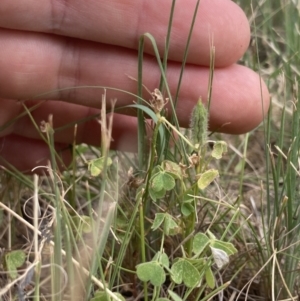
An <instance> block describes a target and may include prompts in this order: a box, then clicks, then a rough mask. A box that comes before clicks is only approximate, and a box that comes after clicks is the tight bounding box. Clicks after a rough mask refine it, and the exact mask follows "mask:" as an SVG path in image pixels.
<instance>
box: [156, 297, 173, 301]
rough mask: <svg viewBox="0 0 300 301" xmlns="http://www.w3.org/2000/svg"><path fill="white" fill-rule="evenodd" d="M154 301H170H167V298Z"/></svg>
mask: <svg viewBox="0 0 300 301" xmlns="http://www.w3.org/2000/svg"><path fill="white" fill-rule="evenodd" d="M156 301H170V299H168V298H158V299H156Z"/></svg>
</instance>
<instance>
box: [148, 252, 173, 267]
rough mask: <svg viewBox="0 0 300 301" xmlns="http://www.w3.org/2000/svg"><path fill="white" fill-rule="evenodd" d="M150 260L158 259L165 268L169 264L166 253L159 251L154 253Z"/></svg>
mask: <svg viewBox="0 0 300 301" xmlns="http://www.w3.org/2000/svg"><path fill="white" fill-rule="evenodd" d="M152 261H158V262H159V263H160V264H161V265H162V266H163V267H165V268H169V265H170V262H169V257H168V255H167V254H166V253H163V252H160V251H158V252H157V253H156V254H155V256H154V257H153V259H152Z"/></svg>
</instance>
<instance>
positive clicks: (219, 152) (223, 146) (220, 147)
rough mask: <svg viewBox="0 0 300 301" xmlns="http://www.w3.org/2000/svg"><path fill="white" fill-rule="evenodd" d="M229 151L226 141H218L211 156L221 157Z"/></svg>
mask: <svg viewBox="0 0 300 301" xmlns="http://www.w3.org/2000/svg"><path fill="white" fill-rule="evenodd" d="M226 152H227V143H226V142H225V141H216V142H215V144H214V147H213V151H212V153H211V156H212V157H214V158H216V159H221V158H222V156H223V154H224V153H226Z"/></svg>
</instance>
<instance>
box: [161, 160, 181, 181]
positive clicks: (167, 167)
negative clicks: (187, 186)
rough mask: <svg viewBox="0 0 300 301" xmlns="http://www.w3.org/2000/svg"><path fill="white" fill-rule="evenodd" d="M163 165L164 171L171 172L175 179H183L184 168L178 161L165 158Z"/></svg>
mask: <svg viewBox="0 0 300 301" xmlns="http://www.w3.org/2000/svg"><path fill="white" fill-rule="evenodd" d="M161 166H162V168H163V170H164V171H166V172H167V173H169V174H170V175H171V176H172V177H174V178H175V179H178V180H180V179H182V170H181V168H180V166H179V165H178V164H177V163H175V162H172V161H169V160H164V161H163V162H162V164H161Z"/></svg>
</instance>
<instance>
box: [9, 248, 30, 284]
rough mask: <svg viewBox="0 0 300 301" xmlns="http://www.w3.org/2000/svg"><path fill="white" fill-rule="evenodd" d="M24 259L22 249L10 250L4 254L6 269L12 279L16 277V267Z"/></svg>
mask: <svg viewBox="0 0 300 301" xmlns="http://www.w3.org/2000/svg"><path fill="white" fill-rule="evenodd" d="M25 259H26V255H25V253H24V252H23V251H22V250H16V251H11V252H9V253H7V254H5V263H6V267H7V271H8V273H9V275H10V277H11V278H12V279H15V278H17V276H18V271H17V268H19V267H20V266H22V265H23V264H24V262H25Z"/></svg>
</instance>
